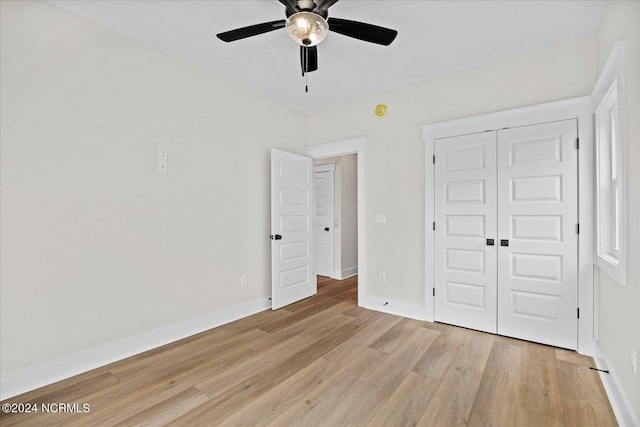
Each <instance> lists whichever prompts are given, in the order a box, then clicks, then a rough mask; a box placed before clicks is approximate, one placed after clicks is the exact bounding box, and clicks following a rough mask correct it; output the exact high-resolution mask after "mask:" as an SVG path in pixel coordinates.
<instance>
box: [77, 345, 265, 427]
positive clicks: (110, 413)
mask: <svg viewBox="0 0 640 427" xmlns="http://www.w3.org/2000/svg"><path fill="white" fill-rule="evenodd" d="M255 354H256V353H255V352H253V351H252V350H250V349H248V348H246V347H243V346H238V347H234V348H231V349H229V351H227V352H225V353H223V354H220V355H218V356H217V357H212V358H211V360H209V361H207V362H206V363H205V364H202V365H199V366H197V367H194V368H193V369H191V370H188V371H184V372H181V373H180V374H179V375H176V376H173V377H170V378H167V379H165V380H164V381H161V382H156V381H151V382H146V383H145V385H144V386H143V387H141V386H140V384H139V383H138V382H133V383H130V382H127V381H124V382H121V383H120V384H117V385H116V386H113V387H110V388H107V389H105V390H103V392H102V393H96V394H94V395H88V396H86V397H85V399H86V400H87V401H90V402H91V403H92V405H93V407H94V408H93V410H92V411H91V420H92V421H94V422H95V425H113V424H116V423H119V422H121V421H123V420H125V419H127V418H129V417H132V416H134V415H136V414H137V413H138V412H141V411H144V410H146V409H147V408H150V407H152V406H154V405H157V404H159V403H161V402H162V401H164V400H166V399H171V398H172V397H174V396H175V395H177V394H179V393H181V392H182V391H184V390H186V389H189V388H191V387H194V386H195V385H196V384H197V383H198V382H200V381H202V378H206V377H209V376H213V375H216V374H217V373H219V372H224V371H226V370H228V369H230V368H232V367H233V366H235V365H237V364H239V363H242V362H243V361H244V360H247V359H248V358H251V357H253V356H255ZM73 425H77V426H78V427H81V426H82V425H83V424H82V423H79V424H74V423H71V424H70V426H73Z"/></svg>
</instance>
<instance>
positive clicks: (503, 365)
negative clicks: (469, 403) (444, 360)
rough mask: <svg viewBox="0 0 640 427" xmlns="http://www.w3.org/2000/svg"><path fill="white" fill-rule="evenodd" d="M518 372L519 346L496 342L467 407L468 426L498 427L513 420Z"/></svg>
mask: <svg viewBox="0 0 640 427" xmlns="http://www.w3.org/2000/svg"><path fill="white" fill-rule="evenodd" d="M521 372H522V348H521V347H515V346H512V345H510V344H506V343H505V342H502V341H496V342H495V343H494V344H493V348H492V350H491V355H490V356H489V361H488V363H487V366H486V369H485V370H484V375H483V377H482V383H481V384H480V389H479V390H478V395H477V397H476V399H475V402H474V404H473V409H472V410H471V416H470V418H469V425H470V426H486V427H489V426H495V427H501V426H506V425H510V424H512V423H513V422H514V420H516V419H517V414H518V406H519V403H520V394H519V390H520V374H521ZM525 398H526V397H525Z"/></svg>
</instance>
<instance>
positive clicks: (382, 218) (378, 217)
mask: <svg viewBox="0 0 640 427" xmlns="http://www.w3.org/2000/svg"><path fill="white" fill-rule="evenodd" d="M385 222H387V215H385V214H383V213H379V214H376V223H377V224H384V223H385Z"/></svg>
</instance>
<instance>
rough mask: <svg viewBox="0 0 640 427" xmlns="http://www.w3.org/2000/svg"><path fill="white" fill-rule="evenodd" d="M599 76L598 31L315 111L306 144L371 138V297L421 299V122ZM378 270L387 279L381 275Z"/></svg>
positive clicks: (570, 87) (527, 99) (537, 97)
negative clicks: (380, 217)
mask: <svg viewBox="0 0 640 427" xmlns="http://www.w3.org/2000/svg"><path fill="white" fill-rule="evenodd" d="M595 76H596V53H595V37H594V36H589V37H584V38H580V39H577V40H572V41H569V42H566V43H564V44H561V45H558V46H556V47H553V48H549V49H544V50H539V51H536V52H533V53H530V54H527V55H521V56H516V57H513V58H510V59H505V60H501V61H498V62H494V63H491V64H487V65H483V66H480V67H475V68H473V69H469V70H465V71H461V72H458V73H455V74H452V75H449V76H445V77H441V78H438V79H435V80H431V81H427V82H423V83H420V84H416V85H412V86H409V87H405V88H401V89H398V90H395V91H393V92H388V93H383V94H380V95H378V96H375V97H370V98H367V99H363V100H360V101H357V102H353V103H350V104H347V105H343V106H339V107H335V108H331V109H327V110H323V111H319V112H316V113H312V114H310V115H309V117H308V119H307V141H308V145H317V144H322V143H327V142H333V141H340V140H345V139H348V138H352V137H358V136H366V138H367V150H366V154H365V163H366V165H367V167H366V177H365V183H366V188H367V196H366V208H365V211H366V212H365V216H366V218H367V222H366V224H365V226H366V230H367V243H366V244H367V248H366V251H367V260H366V261H367V263H366V265H367V272H366V273H367V277H368V278H369V280H368V283H366V288H365V292H366V296H368V297H373V298H379V299H381V301H383V302H384V301H389V302H390V306H394V305H396V306H403V307H405V308H406V309H407V310H409V311H411V310H413V308H411V307H413V306H417V305H420V304H422V305H423V303H420V302H421V301H424V292H425V289H424V283H425V268H424V247H425V242H424V233H425V228H424V218H425V217H424V194H425V188H424V143H423V141H422V136H421V133H420V126H421V125H425V124H428V123H434V122H440V121H445V120H451V119H456V118H462V117H467V116H474V115H478V114H484V113H489V112H493V111H500V110H506V109H510V108H515V107H522V106H526V105H532V104H539V103H544V102H550V101H554V100H560V99H565V98H571V97H576V96H582V95H589V94H590V93H591V90H592V88H593V84H594V82H595ZM380 103H382V104H386V105H387V106H388V109H387V114H386V115H385V116H384V117H377V116H376V115H375V114H374V109H375V106H376V105H377V104H380ZM326 123H331V126H326ZM377 213H385V214H386V223H385V224H377V223H376V222H375V218H376V214H377ZM379 271H384V272H385V273H386V282H385V283H380V282H378V281H377V278H378V272H379ZM380 308H382V307H380ZM413 311H414V312H415V311H420V310H419V307H417V309H416V310H413Z"/></svg>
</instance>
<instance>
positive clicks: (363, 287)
mask: <svg viewBox="0 0 640 427" xmlns="http://www.w3.org/2000/svg"><path fill="white" fill-rule="evenodd" d="M366 143H367V138H366V137H365V136H360V137H358V138H351V139H346V140H343V141H337V142H330V143H328V144H320V145H314V146H311V147H307V154H308V155H309V156H311V157H313V158H314V159H316V160H318V159H323V158H326V157H336V156H346V155H348V154H357V155H358V305H359V306H361V307H364V305H363V304H364V302H363V301H364V296H365V295H366V291H367V278H366V271H367V268H366V248H367V245H366V242H367V233H366V227H365V221H366V218H365V206H366V204H365V195H366V193H365V182H364V177H365V174H364V170H365V161H364V155H365V146H366Z"/></svg>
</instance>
